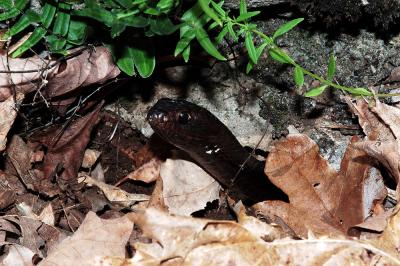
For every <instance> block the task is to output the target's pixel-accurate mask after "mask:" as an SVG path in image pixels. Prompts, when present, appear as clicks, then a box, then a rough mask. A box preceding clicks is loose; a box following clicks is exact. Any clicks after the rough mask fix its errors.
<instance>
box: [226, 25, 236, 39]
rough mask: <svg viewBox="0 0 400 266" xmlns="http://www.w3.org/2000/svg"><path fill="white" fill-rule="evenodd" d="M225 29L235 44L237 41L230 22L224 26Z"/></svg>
mask: <svg viewBox="0 0 400 266" xmlns="http://www.w3.org/2000/svg"><path fill="white" fill-rule="evenodd" d="M226 27H227V28H228V31H229V35H231V37H232V39H233V40H234V41H235V42H237V41H238V36H237V35H236V33H235V31H234V30H233V24H232V22H231V21H228V23H227V24H226Z"/></svg>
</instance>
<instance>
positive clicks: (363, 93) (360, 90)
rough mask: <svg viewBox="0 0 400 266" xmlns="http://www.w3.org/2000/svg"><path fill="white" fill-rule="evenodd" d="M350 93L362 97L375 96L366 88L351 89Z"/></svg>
mask: <svg viewBox="0 0 400 266" xmlns="http://www.w3.org/2000/svg"><path fill="white" fill-rule="evenodd" d="M349 92H350V93H352V94H354V95H360V96H374V94H373V93H372V92H371V91H369V90H367V89H366V88H351V89H349Z"/></svg>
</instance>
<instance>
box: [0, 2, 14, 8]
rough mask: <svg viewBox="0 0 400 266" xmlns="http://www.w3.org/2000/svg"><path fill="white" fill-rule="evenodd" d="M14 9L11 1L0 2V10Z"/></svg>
mask: <svg viewBox="0 0 400 266" xmlns="http://www.w3.org/2000/svg"><path fill="white" fill-rule="evenodd" d="M12 7H13V2H12V1H11V0H2V1H1V2H0V8H2V9H4V10H8V9H11V8H12Z"/></svg>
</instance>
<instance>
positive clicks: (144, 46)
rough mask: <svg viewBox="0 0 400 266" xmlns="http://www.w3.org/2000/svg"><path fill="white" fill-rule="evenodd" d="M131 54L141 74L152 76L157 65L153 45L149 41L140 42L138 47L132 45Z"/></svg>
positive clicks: (145, 76) (144, 76)
mask: <svg viewBox="0 0 400 266" xmlns="http://www.w3.org/2000/svg"><path fill="white" fill-rule="evenodd" d="M130 54H131V56H132V59H133V62H134V64H135V67H136V69H137V71H138V72H139V75H140V76H141V77H142V78H148V77H150V76H151V74H153V71H154V68H155V66H156V58H155V55H154V49H153V45H152V44H151V43H150V42H149V41H146V42H143V43H139V44H138V46H137V47H130Z"/></svg>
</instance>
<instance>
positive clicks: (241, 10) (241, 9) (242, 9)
mask: <svg viewBox="0 0 400 266" xmlns="http://www.w3.org/2000/svg"><path fill="white" fill-rule="evenodd" d="M245 13H247V5H246V0H240V4H239V14H240V15H242V14H245Z"/></svg>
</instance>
